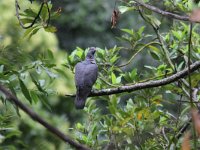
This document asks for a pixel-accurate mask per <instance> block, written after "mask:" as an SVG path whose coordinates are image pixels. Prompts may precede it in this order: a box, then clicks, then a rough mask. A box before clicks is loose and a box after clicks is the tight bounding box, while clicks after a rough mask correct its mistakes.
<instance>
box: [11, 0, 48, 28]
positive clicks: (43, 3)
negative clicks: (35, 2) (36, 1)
mask: <svg viewBox="0 0 200 150" xmlns="http://www.w3.org/2000/svg"><path fill="white" fill-rule="evenodd" d="M44 5H46V6H47V11H48V20H47V25H46V26H45V27H48V25H49V22H50V18H51V17H50V16H51V12H50V9H49V5H48V2H47V1H44V2H42V4H41V6H40V9H39V11H38V13H37V15H36V16H35V18H34V20H33V21H32V22H31V24H30V25H28V26H25V25H24V23H23V22H22V21H21V18H20V15H19V9H20V6H19V2H18V0H15V9H16V16H17V19H18V21H19V24H20V26H21V27H22V28H23V29H28V28H31V27H32V26H33V25H34V24H35V22H36V21H37V19H38V18H39V17H40V14H41V12H42V9H43V7H44Z"/></svg>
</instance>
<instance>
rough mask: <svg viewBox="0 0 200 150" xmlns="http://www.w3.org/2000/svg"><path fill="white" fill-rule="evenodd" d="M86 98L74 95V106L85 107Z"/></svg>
mask: <svg viewBox="0 0 200 150" xmlns="http://www.w3.org/2000/svg"><path fill="white" fill-rule="evenodd" d="M85 102H86V98H80V97H78V96H76V98H75V106H76V109H83V108H84V107H85Z"/></svg>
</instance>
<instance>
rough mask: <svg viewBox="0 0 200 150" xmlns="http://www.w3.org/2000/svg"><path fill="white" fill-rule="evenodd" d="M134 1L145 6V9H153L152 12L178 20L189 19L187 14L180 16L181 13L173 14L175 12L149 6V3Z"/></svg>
mask: <svg viewBox="0 0 200 150" xmlns="http://www.w3.org/2000/svg"><path fill="white" fill-rule="evenodd" d="M134 1H135V2H136V3H138V4H139V5H141V6H143V7H145V8H147V9H149V10H151V11H153V12H156V13H158V14H161V15H163V16H167V17H170V18H174V19H178V20H182V21H190V20H189V16H181V15H178V14H175V13H172V12H168V11H164V10H161V9H159V8H157V7H155V6H151V5H148V4H145V3H143V2H139V1H137V0H134Z"/></svg>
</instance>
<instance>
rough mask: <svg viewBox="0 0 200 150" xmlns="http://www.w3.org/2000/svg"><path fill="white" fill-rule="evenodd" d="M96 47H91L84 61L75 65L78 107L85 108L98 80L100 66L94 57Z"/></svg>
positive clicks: (76, 104)
mask: <svg viewBox="0 0 200 150" xmlns="http://www.w3.org/2000/svg"><path fill="white" fill-rule="evenodd" d="M95 52H96V49H95V48H94V47H91V48H90V49H89V51H88V53H87V55H86V58H85V60H84V61H82V62H79V63H77V64H76V66H75V85H76V98H75V107H76V109H83V108H84V107H85V102H86V99H87V97H88V96H89V94H90V92H91V90H92V86H93V85H94V83H95V82H96V80H97V76H98V66H97V64H96V61H95V59H94V54H95Z"/></svg>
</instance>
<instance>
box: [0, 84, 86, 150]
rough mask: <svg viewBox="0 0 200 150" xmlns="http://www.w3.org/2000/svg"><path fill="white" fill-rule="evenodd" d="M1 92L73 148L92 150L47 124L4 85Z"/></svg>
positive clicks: (0, 86) (0, 87) (0, 89)
mask: <svg viewBox="0 0 200 150" xmlns="http://www.w3.org/2000/svg"><path fill="white" fill-rule="evenodd" d="M0 91H1V92H2V93H4V94H5V96H6V98H7V99H8V100H9V101H10V102H14V103H15V104H16V105H17V106H18V107H19V108H20V109H22V110H23V111H24V112H25V113H26V114H28V115H29V116H30V117H31V118H32V119H33V120H35V121H37V122H38V123H40V124H41V125H43V126H44V127H45V128H46V129H48V130H49V131H50V132H51V133H53V134H54V135H56V136H58V137H59V138H60V139H61V140H63V141H64V142H67V143H69V144H70V145H71V146H73V147H74V148H76V149H77V150H80V149H81V150H90V149H89V148H87V147H85V146H84V145H81V144H79V143H77V142H75V141H73V140H72V139H71V137H69V136H67V135H65V134H64V133H62V132H61V131H60V130H58V129H57V128H55V127H53V126H52V125H50V124H49V123H47V122H46V121H45V120H43V118H41V117H40V116H39V115H38V114H36V113H35V112H34V111H32V110H31V109H30V108H28V107H27V106H26V105H24V104H23V103H22V102H21V101H19V100H18V99H17V97H15V96H14V95H13V94H12V93H11V92H9V91H8V90H7V89H6V88H4V87H3V86H2V85H0Z"/></svg>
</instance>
